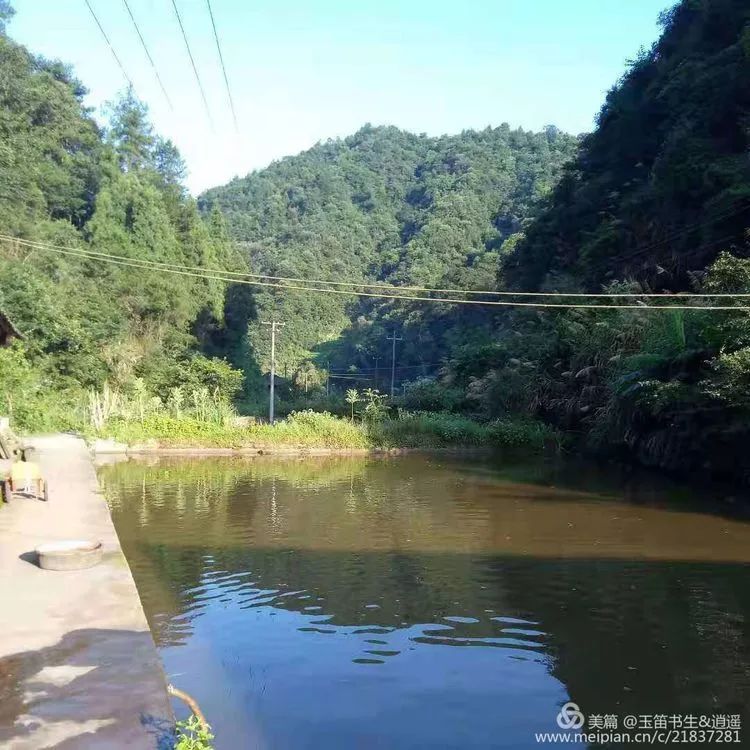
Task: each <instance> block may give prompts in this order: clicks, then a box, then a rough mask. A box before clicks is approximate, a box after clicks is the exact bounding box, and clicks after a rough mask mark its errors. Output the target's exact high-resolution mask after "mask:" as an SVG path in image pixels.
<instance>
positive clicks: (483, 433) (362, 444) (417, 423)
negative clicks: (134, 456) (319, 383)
mask: <svg viewBox="0 0 750 750" xmlns="http://www.w3.org/2000/svg"><path fill="white" fill-rule="evenodd" d="M92 437H101V438H110V439H113V440H116V441H118V442H122V443H127V444H128V445H131V446H132V445H143V444H148V445H151V446H153V447H160V448H258V449H263V448H269V449H270V448H328V449H376V448H449V447H486V448H491V447H501V448H507V449H509V448H513V449H519V450H525V451H539V450H542V449H543V448H544V447H546V446H550V445H556V444H557V443H558V442H559V440H558V435H557V434H556V433H555V432H554V431H553V430H551V429H550V428H548V427H546V426H544V425H542V424H540V423H538V422H530V421H519V420H507V421H505V420H503V421H496V422H492V423H480V422H476V421H474V420H471V419H468V418H466V417H461V416H457V415H455V414H447V413H441V412H437V413H404V414H400V415H399V416H398V417H396V418H384V419H378V420H374V421H361V422H357V421H352V420H350V419H344V418H341V417H335V416H333V415H331V414H328V413H318V412H312V411H301V412H295V413H293V414H291V415H289V416H288V417H287V418H286V419H283V420H280V421H278V422H277V423H276V424H275V425H269V424H250V425H247V426H237V425H234V424H232V423H231V422H230V423H225V424H222V423H218V422H211V421H205V420H200V419H197V418H196V417H193V416H170V415H167V414H154V415H149V416H147V417H145V418H144V419H143V420H127V421H126V420H121V419H114V420H110V421H108V422H107V424H106V425H104V426H102V428H101V429H99V430H96V431H95V433H93V434H92Z"/></svg>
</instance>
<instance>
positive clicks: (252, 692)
mask: <svg viewBox="0 0 750 750" xmlns="http://www.w3.org/2000/svg"><path fill="white" fill-rule="evenodd" d="M100 479H101V481H102V483H103V485H104V487H105V490H106V493H107V496H108V498H109V502H110V504H111V507H112V512H113V516H114V520H115V525H116V527H117V531H118V533H119V535H120V539H121V541H122V544H123V547H124V549H125V553H126V555H127V558H128V560H129V562H130V565H131V567H132V570H133V574H134V576H135V580H136V583H137V585H138V589H139V592H140V595H141V599H142V601H143V604H144V607H145V609H146V614H147V616H148V618H149V621H150V623H151V626H152V629H153V632H154V636H155V638H156V641H157V645H158V647H159V649H160V653H161V656H162V659H163V662H164V665H165V669H166V671H167V673H168V675H169V679H170V680H171V681H173V682H174V683H175V684H176V685H177V686H178V687H181V688H182V689H184V690H187V691H188V692H190V693H192V694H193V695H194V696H195V697H196V698H197V699H198V701H199V702H200V704H201V707H202V708H203V710H204V712H205V713H206V714H207V716H208V717H209V720H210V721H211V722H212V724H213V726H214V729H215V732H216V736H217V747H218V748H249V747H258V748H324V747H325V748H423V747H430V748H486V747H508V748H527V747H528V748H532V747H540V746H542V745H539V744H538V743H537V742H536V741H535V737H534V734H535V733H536V732H542V731H559V729H558V727H557V724H556V722H555V717H556V715H557V713H558V711H559V710H560V706H561V705H562V704H563V703H565V702H566V701H568V700H573V701H575V702H576V703H578V705H579V706H580V707H581V710H582V711H583V712H584V713H585V714H586V715H590V714H616V715H618V716H619V717H620V721H621V720H622V717H624V716H625V715H641V714H650V715H653V714H668V715H672V714H698V715H701V714H705V715H715V714H742V715H743V718H748V719H750V717H747V716H746V715H745V706H747V705H748V700H750V630H749V629H748V621H749V619H750V586H749V585H748V584H749V583H750V580H749V579H748V572H749V571H750V566H749V563H750V523H748V522H747V521H746V520H743V519H742V518H740V517H737V516H736V514H731V513H727V511H726V508H727V507H729V506H726V505H725V504H720V505H718V506H716V505H714V503H713V500H714V498H710V497H707V496H706V495H710V494H711V493H709V492H707V491H688V490H685V489H680V488H679V487H675V486H672V485H669V484H665V483H659V484H657V483H655V481H654V480H653V479H650V478H645V479H644V478H634V477H632V476H631V477H630V478H624V477H622V476H619V475H617V473H616V472H613V471H607V472H601V471H594V470H590V469H587V468H585V467H580V466H576V467H572V468H568V469H565V468H562V469H560V468H551V467H546V466H542V465H537V466H503V465H502V464H501V463H499V462H491V461H470V460H468V459H460V460H459V459H447V458H424V457H411V456H409V457H398V458H359V457H358V458H322V459H314V458H306V459H285V460H278V459H272V458H268V457H263V458H253V459H215V458H212V459H198V460H185V459H161V460H159V461H156V462H152V463H151V464H150V465H149V464H146V463H142V462H128V463H126V464H118V465H114V466H107V467H103V468H101V469H100ZM719 499H720V498H716V500H719ZM611 746H616V745H611ZM634 746H636V745H634V744H630V745H629V747H634ZM682 746H683V747H686V746H688V745H682ZM706 746H710V745H705V744H704V745H701V747H706ZM735 746H737V745H735Z"/></svg>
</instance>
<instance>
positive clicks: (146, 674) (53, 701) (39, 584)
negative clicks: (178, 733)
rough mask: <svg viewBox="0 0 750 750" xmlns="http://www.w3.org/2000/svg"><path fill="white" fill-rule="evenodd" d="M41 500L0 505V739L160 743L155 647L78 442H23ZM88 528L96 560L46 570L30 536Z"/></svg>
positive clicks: (166, 707)
mask: <svg viewBox="0 0 750 750" xmlns="http://www.w3.org/2000/svg"><path fill="white" fill-rule="evenodd" d="M33 442H34V444H35V445H36V447H37V450H38V460H39V463H40V464H41V465H42V470H43V472H44V474H45V476H46V477H47V478H48V481H49V488H50V500H49V502H48V503H44V502H42V501H39V500H34V499H30V498H26V497H19V496H16V497H15V499H14V501H13V502H12V503H11V504H10V505H4V506H3V507H1V508H0V613H1V614H0V748H8V750H27V749H28V750H31V749H32V748H33V750H41V748H51V747H55V748H62V749H63V750H72V749H73V748H75V749H76V750H77V749H78V748H97V749H99V750H102V749H104V750H106V749H108V748H133V749H134V750H140V748H159V749H160V750H161V748H168V747H171V746H172V745H171V741H170V737H171V727H172V721H173V716H172V711H171V707H170V701H169V698H168V696H167V692H166V682H165V678H164V673H163V671H162V667H161V663H160V661H159V658H158V655H157V653H156V648H155V646H154V643H153V639H152V637H151V633H150V631H149V629H148V624H147V622H146V618H145V616H144V614H143V609H142V607H141V603H140V600H139V598H138V592H137V590H136V587H135V583H134V582H133V578H132V576H131V574H130V569H129V568H128V565H127V563H126V561H125V558H124V556H123V554H122V551H121V549H120V544H119V542H118V539H117V534H116V533H115V529H114V526H113V524H112V519H111V518H110V515H109V510H108V508H107V505H106V503H105V501H104V499H103V498H102V496H101V495H100V494H99V488H98V485H97V480H96V474H95V473H94V468H93V465H92V463H91V460H90V457H89V454H88V451H87V450H86V447H85V445H84V443H83V442H82V441H81V440H79V439H77V438H74V437H72V436H68V435H56V436H52V437H44V438H38V439H36V440H34V441H33ZM64 539H98V540H100V541H101V542H102V544H103V546H104V560H103V562H102V563H101V564H100V565H98V566H96V567H94V568H89V569H88V570H79V571H66V572H57V571H45V570H41V569H40V568H38V567H37V566H36V564H35V563H34V561H33V557H32V556H30V555H29V554H28V553H30V552H31V551H32V550H34V548H35V547H36V546H37V545H39V544H40V543H43V542H47V541H57V540H64Z"/></svg>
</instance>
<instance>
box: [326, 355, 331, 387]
mask: <svg viewBox="0 0 750 750" xmlns="http://www.w3.org/2000/svg"><path fill="white" fill-rule="evenodd" d="M330 395H331V360H330V359H329V360H328V361H327V362H326V396H330Z"/></svg>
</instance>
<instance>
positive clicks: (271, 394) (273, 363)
mask: <svg viewBox="0 0 750 750" xmlns="http://www.w3.org/2000/svg"><path fill="white" fill-rule="evenodd" d="M261 322H262V323H263V325H264V326H271V388H270V392H269V398H268V421H269V422H270V423H271V424H273V401H274V378H275V376H276V328H277V327H279V328H281V327H282V326H284V325H286V324H285V323H279V322H277V321H275V320H272V321H270V322H266V321H265V320H263V321H261Z"/></svg>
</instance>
